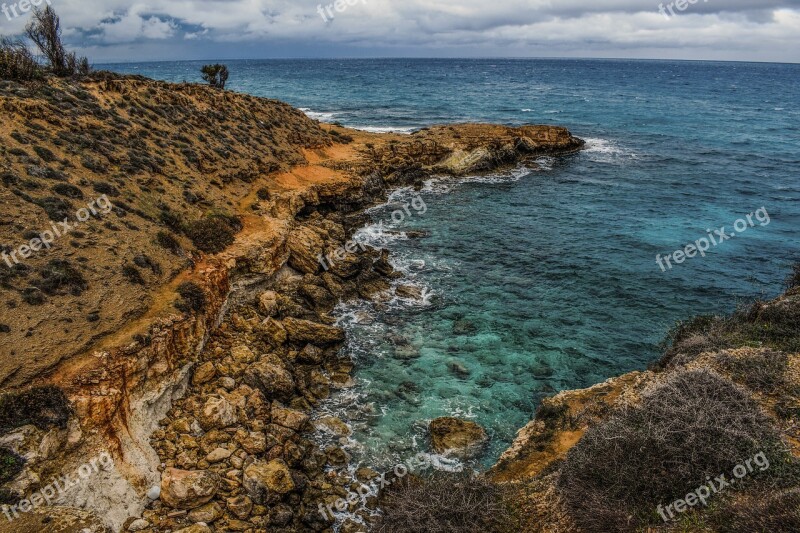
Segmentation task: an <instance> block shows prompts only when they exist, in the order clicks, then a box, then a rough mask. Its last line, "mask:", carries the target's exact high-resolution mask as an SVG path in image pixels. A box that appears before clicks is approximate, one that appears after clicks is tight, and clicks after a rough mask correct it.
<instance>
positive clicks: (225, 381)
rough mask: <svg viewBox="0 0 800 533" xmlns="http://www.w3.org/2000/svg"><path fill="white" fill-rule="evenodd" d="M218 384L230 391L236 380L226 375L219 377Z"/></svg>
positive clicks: (234, 386) (233, 387)
mask: <svg viewBox="0 0 800 533" xmlns="http://www.w3.org/2000/svg"><path fill="white" fill-rule="evenodd" d="M219 386H220V387H222V388H223V389H225V390H227V391H232V390H233V389H235V388H236V380H235V379H233V378H230V377H227V376H225V377H224V378H219Z"/></svg>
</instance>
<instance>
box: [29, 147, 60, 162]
mask: <svg viewBox="0 0 800 533" xmlns="http://www.w3.org/2000/svg"><path fill="white" fill-rule="evenodd" d="M33 151H34V152H36V155H38V156H39V157H41V158H42V159H43V160H44V161H45V162H46V163H52V162H53V161H55V160H57V159H58V157H56V154H54V153H53V152H51V151H50V149H49V148H45V147H44V146H34V147H33Z"/></svg>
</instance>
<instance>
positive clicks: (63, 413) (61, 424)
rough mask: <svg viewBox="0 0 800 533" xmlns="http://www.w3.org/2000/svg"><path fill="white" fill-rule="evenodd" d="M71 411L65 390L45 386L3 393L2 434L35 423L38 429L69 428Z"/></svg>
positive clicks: (0, 415) (0, 428) (1, 399)
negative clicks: (68, 422)
mask: <svg viewBox="0 0 800 533" xmlns="http://www.w3.org/2000/svg"><path fill="white" fill-rule="evenodd" d="M70 413H71V410H70V407H69V402H68V401H67V397H66V395H65V394H64V392H63V391H62V390H61V389H59V388H58V387H54V386H50V385H48V386H45V387H37V388H33V389H29V390H27V391H24V392H20V393H8V394H5V395H3V396H0V433H8V432H9V431H11V430H12V429H14V428H18V427H20V426H25V425H27V424H33V425H34V426H36V427H38V428H39V429H50V428H52V427H58V428H61V429H64V428H66V427H67V421H68V420H69V415H70Z"/></svg>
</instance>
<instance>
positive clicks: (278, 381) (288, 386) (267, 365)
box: [244, 356, 295, 400]
mask: <svg viewBox="0 0 800 533" xmlns="http://www.w3.org/2000/svg"><path fill="white" fill-rule="evenodd" d="M244 382H245V383H247V384H248V385H250V386H251V387H253V388H256V389H260V390H261V392H263V393H264V396H266V397H267V398H269V399H271V398H277V399H283V400H288V399H290V398H291V397H292V395H293V394H294V387H295V384H294V378H292V374H291V373H289V371H288V370H286V367H285V366H284V364H283V362H282V361H281V360H280V358H278V357H276V356H272V357H267V358H265V359H264V360H262V361H259V362H257V363H254V364H252V365H250V367H249V368H248V369H247V371H246V372H245V374H244Z"/></svg>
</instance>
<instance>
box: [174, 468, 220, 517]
mask: <svg viewBox="0 0 800 533" xmlns="http://www.w3.org/2000/svg"><path fill="white" fill-rule="evenodd" d="M218 488H219V476H218V475H217V474H215V473H214V472H208V471H205V470H192V471H190V470H179V469H177V468H167V469H166V470H165V471H164V473H163V474H162V476H161V501H163V502H164V503H166V504H167V505H169V506H170V507H174V508H176V509H194V508H196V507H200V506H201V505H203V504H205V503H208V502H209V501H210V500H211V499H212V498H213V497H214V495H215V494H216V493H217V489H218Z"/></svg>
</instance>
